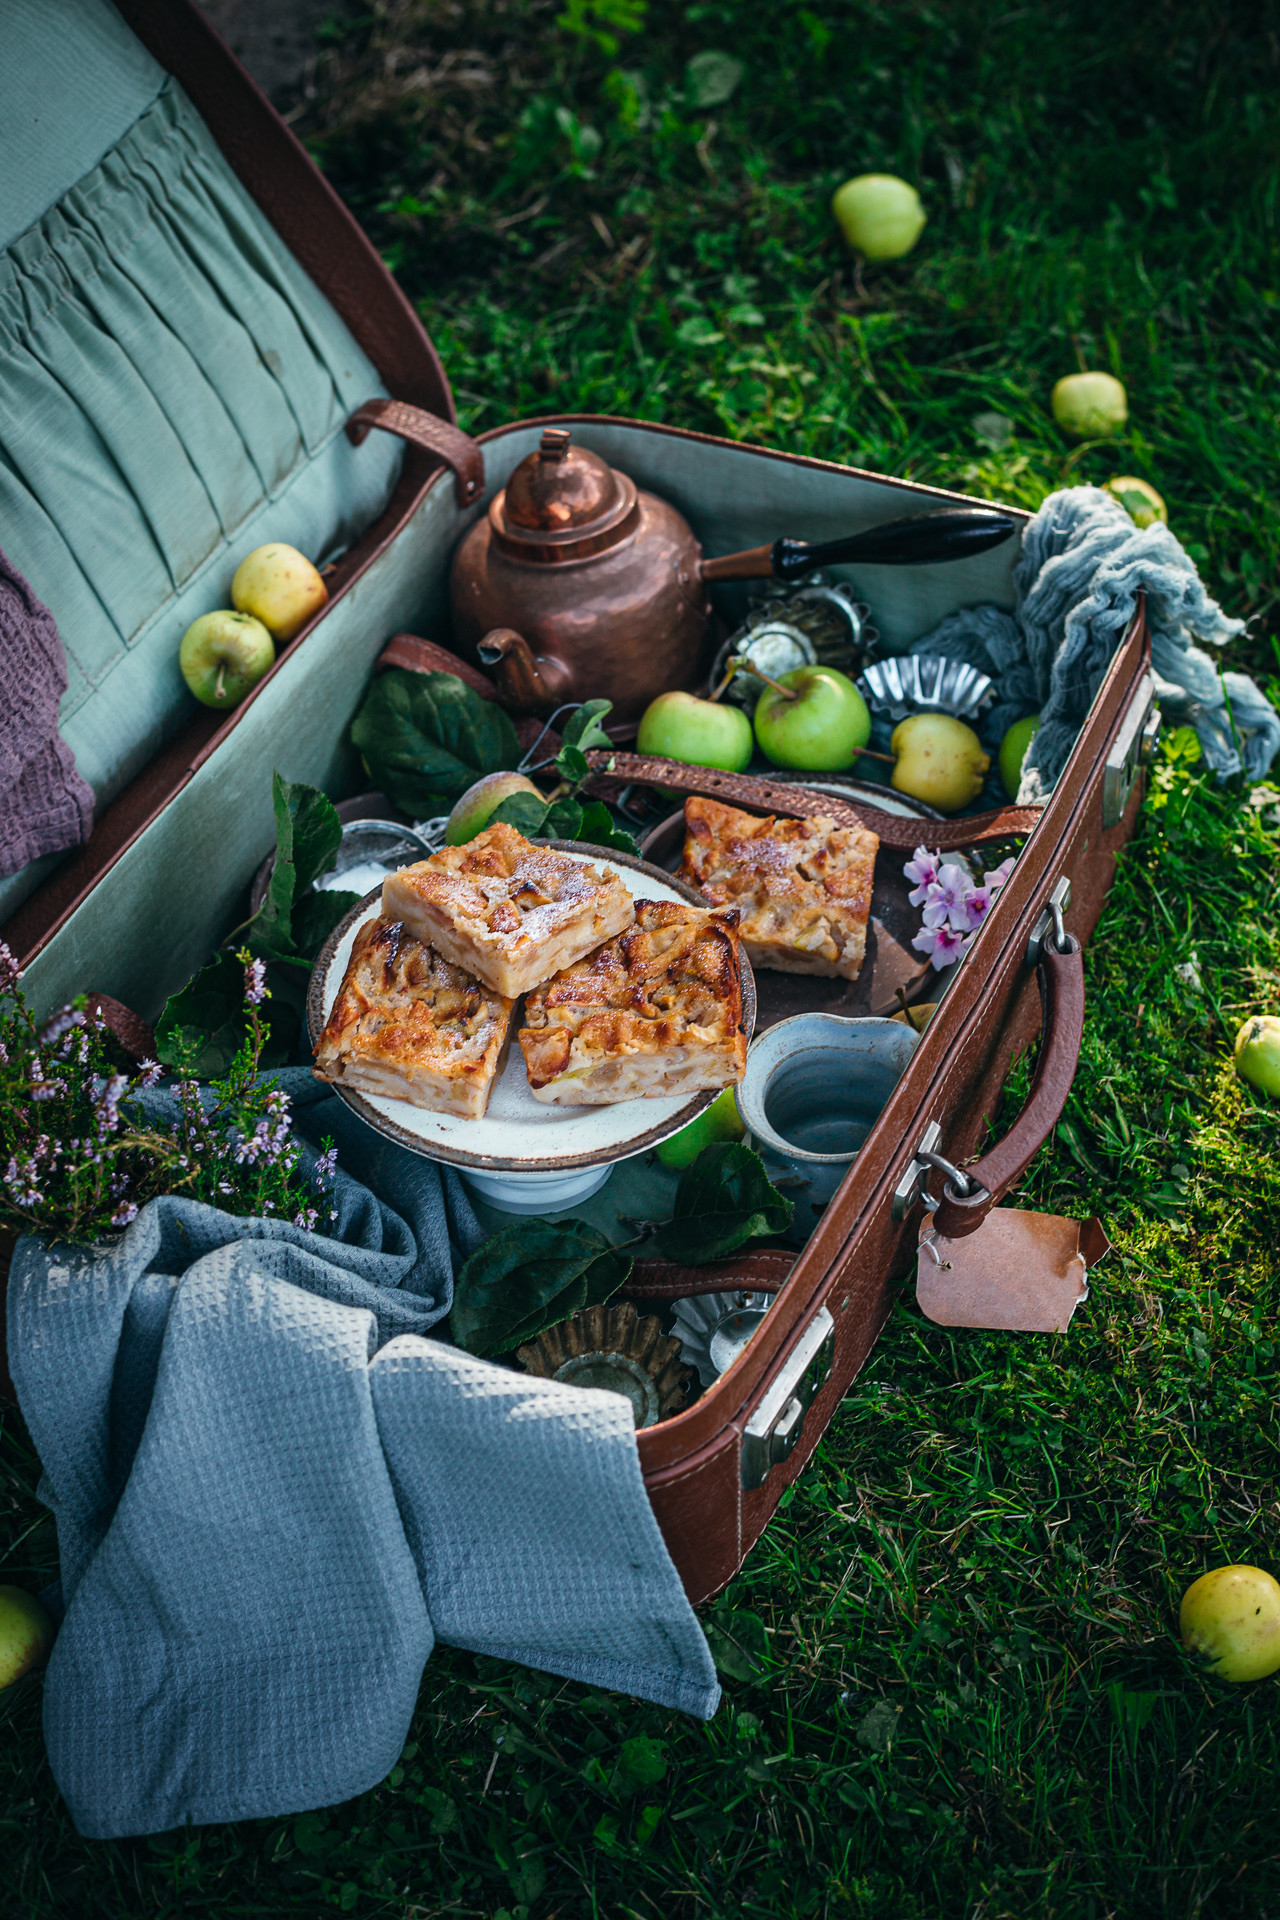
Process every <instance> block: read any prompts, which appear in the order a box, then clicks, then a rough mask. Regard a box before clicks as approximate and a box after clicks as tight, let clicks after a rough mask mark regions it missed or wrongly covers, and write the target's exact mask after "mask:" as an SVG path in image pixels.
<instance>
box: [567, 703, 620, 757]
mask: <svg viewBox="0 0 1280 1920" xmlns="http://www.w3.org/2000/svg"><path fill="white" fill-rule="evenodd" d="M612 711H613V702H612V700H584V701H583V703H582V705H581V706H580V707H579V708H578V711H577V712H576V713H575V714H571V715H570V717H569V719H568V720H566V722H565V724H564V728H563V730H562V731H561V734H560V738H561V740H562V741H563V742H564V745H565V746H566V747H579V748H581V750H582V752H584V753H585V752H586V751H587V748H588V747H611V746H612V745H613V741H612V740H611V739H610V738H609V736H608V734H607V733H606V732H605V730H604V728H603V727H602V726H601V725H600V722H601V721H602V720H603V719H604V716H605V715H606V713H612Z"/></svg>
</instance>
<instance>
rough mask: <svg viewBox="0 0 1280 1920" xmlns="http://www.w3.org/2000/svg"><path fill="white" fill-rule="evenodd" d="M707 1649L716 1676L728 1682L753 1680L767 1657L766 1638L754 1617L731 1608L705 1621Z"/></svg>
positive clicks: (758, 1619) (758, 1618) (761, 1623)
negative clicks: (724, 1678)
mask: <svg viewBox="0 0 1280 1920" xmlns="http://www.w3.org/2000/svg"><path fill="white" fill-rule="evenodd" d="M703 1626H704V1628H705V1630H706V1635H707V1645H708V1646H709V1647H710V1649H711V1658H712V1659H713V1660H714V1661H715V1663H716V1671H717V1672H718V1673H727V1674H728V1675H729V1678H730V1679H731V1680H755V1679H757V1678H758V1677H759V1676H760V1675H761V1673H762V1671H763V1668H764V1665H765V1661H766V1659H767V1658H768V1653H769V1634H768V1630H767V1628H766V1627H765V1624H764V1621H763V1620H761V1619H760V1617H759V1615H758V1614H754V1613H747V1612H746V1611H745V1610H743V1609H741V1608H731V1609H729V1610H728V1611H727V1612H724V1613H717V1614H716V1615H714V1616H713V1617H712V1618H711V1619H710V1620H705V1621H704V1622H703Z"/></svg>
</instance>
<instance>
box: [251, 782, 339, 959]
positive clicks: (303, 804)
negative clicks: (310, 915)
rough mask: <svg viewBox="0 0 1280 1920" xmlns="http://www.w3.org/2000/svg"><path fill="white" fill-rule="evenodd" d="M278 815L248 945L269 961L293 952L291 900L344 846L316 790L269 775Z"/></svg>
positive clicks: (329, 807)
mask: <svg viewBox="0 0 1280 1920" xmlns="http://www.w3.org/2000/svg"><path fill="white" fill-rule="evenodd" d="M271 804H272V806H273V808H274V810H275V816H276V861H275V866H274V867H273V868H272V870H271V884H270V886H269V887H268V888H267V897H266V899H265V901H264V902H263V904H262V907H261V909H260V910H259V912H258V913H257V914H256V915H255V916H254V919H253V923H252V925H251V926H250V929H249V947H250V950H251V951H252V952H254V953H257V954H261V955H262V956H263V957H264V958H266V959H270V958H271V957H273V956H274V955H278V954H290V953H293V952H295V951H296V948H295V945H294V937H293V909H294V902H295V901H296V900H300V899H301V898H302V895H303V894H304V893H306V891H307V889H308V888H309V887H310V885H311V883H312V881H313V880H314V879H316V877H317V876H318V875H319V874H322V873H327V872H328V870H329V868H330V867H331V866H332V865H333V863H334V860H335V858H336V856H337V852H338V848H339V846H340V845H341V842H342V822H341V821H340V820H339V818H338V810H337V808H336V807H335V806H334V804H333V802H332V800H330V799H329V798H328V796H327V795H326V794H323V793H321V792H320V790H319V788H318V787H309V786H307V785H306V784H305V783H304V782H302V781H294V780H285V779H284V778H283V777H282V776H281V775H280V774H279V773H273V774H272V776H271Z"/></svg>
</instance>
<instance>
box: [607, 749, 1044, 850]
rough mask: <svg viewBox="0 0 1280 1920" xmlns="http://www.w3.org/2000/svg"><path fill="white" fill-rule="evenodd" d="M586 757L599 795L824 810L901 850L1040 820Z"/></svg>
mask: <svg viewBox="0 0 1280 1920" xmlns="http://www.w3.org/2000/svg"><path fill="white" fill-rule="evenodd" d="M587 762H588V764H589V766H590V767H591V770H592V771H591V777H590V778H589V779H588V781H587V783H586V785H587V788H588V791H589V792H591V793H594V794H597V795H599V797H600V798H601V799H607V798H609V797H610V791H613V792H616V791H618V790H619V789H621V788H622V787H625V786H631V785H644V786H651V787H668V788H675V790H676V791H677V792H679V793H700V794H703V795H705V796H706V798H708V799H710V800H724V801H726V802H728V804H729V805H731V806H740V807H748V808H754V809H755V810H756V811H757V812H764V813H778V814H781V815H782V816H783V818H784V819H788V820H808V819H812V818H813V817H814V816H815V815H816V814H828V815H830V816H831V817H832V818H833V819H835V820H836V821H838V822H839V824H840V825H841V826H846V827H866V828H868V829H869V830H870V831H871V832H872V833H874V834H878V835H879V838H880V844H881V846H882V847H899V848H902V849H903V850H904V851H910V850H912V849H914V848H915V847H918V846H919V845H920V842H921V841H922V840H923V841H925V842H927V844H928V845H929V846H930V847H936V848H937V849H938V851H939V852H940V853H950V852H954V851H955V849H956V848H957V847H980V846H982V845H983V844H984V843H985V842H986V841H988V840H1007V839H1009V838H1010V837H1011V836H1013V835H1014V834H1028V833H1030V832H1031V829H1032V828H1033V827H1034V826H1035V825H1036V823H1037V822H1038V820H1039V818H1040V809H1039V807H1000V808H999V809H997V811H996V812H995V813H975V814H970V815H968V816H967V817H966V818H965V819H962V820H916V819H911V818H909V817H908V816H906V815H904V814H899V813H885V812H884V811H883V810H882V809H881V808H880V807H871V806H867V805H866V804H865V803H864V802H863V801H861V800H852V799H850V800H838V799H836V797H835V795H834V794H828V793H810V792H809V791H808V789H807V788H805V787H793V786H792V785H790V783H789V782H788V783H784V782H782V781H780V780H770V779H768V778H767V777H765V776H761V775H760V774H754V773H719V772H717V771H716V770H715V768H713V767H690V766H686V765H684V763H683V762H682V761H680V760H660V759H658V758H657V757H656V756H655V755H652V754H644V753H606V752H604V751H603V749H600V748H596V749H593V750H592V751H591V752H590V753H588V755H587Z"/></svg>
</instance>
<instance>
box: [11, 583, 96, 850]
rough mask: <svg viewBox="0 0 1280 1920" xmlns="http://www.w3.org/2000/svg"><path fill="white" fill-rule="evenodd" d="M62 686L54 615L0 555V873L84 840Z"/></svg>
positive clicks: (86, 816) (89, 817)
mask: <svg viewBox="0 0 1280 1920" xmlns="http://www.w3.org/2000/svg"><path fill="white" fill-rule="evenodd" d="M66 685H67V661H66V655H65V654H64V653H63V651H62V641H61V640H60V638H59V637H58V628H57V625H56V623H55V621H54V618H53V615H52V614H51V613H50V611H49V609H48V607H46V606H44V605H43V604H42V603H41V602H40V601H39V600H37V599H36V596H35V594H34V593H32V591H31V588H30V587H29V586H28V585H27V583H26V581H25V580H24V579H23V577H22V575H21V574H20V573H18V572H17V571H16V569H15V568H13V567H12V566H10V564H9V562H8V561H7V560H6V559H5V557H4V555H3V553H0V875H4V874H9V873H17V872H18V871H19V870H20V869H21V868H22V867H25V866H26V865H27V863H28V861H30V860H38V859H39V858H40V856H41V854H44V853H61V852H62V850H63V848H64V847H76V846H79V844H80V842H81V841H82V840H87V839H88V837H89V829H90V827H91V826H92V825H93V790H92V788H91V787H90V786H89V784H88V782H87V781H86V780H83V779H82V778H81V776H80V775H79V774H78V773H77V772H76V763H75V758H74V756H73V754H72V752H71V750H70V748H69V747H68V746H67V745H66V744H65V743H64V741H63V739H62V736H61V734H60V733H59V732H58V702H59V700H60V699H61V698H62V695H63V693H64V692H65V690H66Z"/></svg>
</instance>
